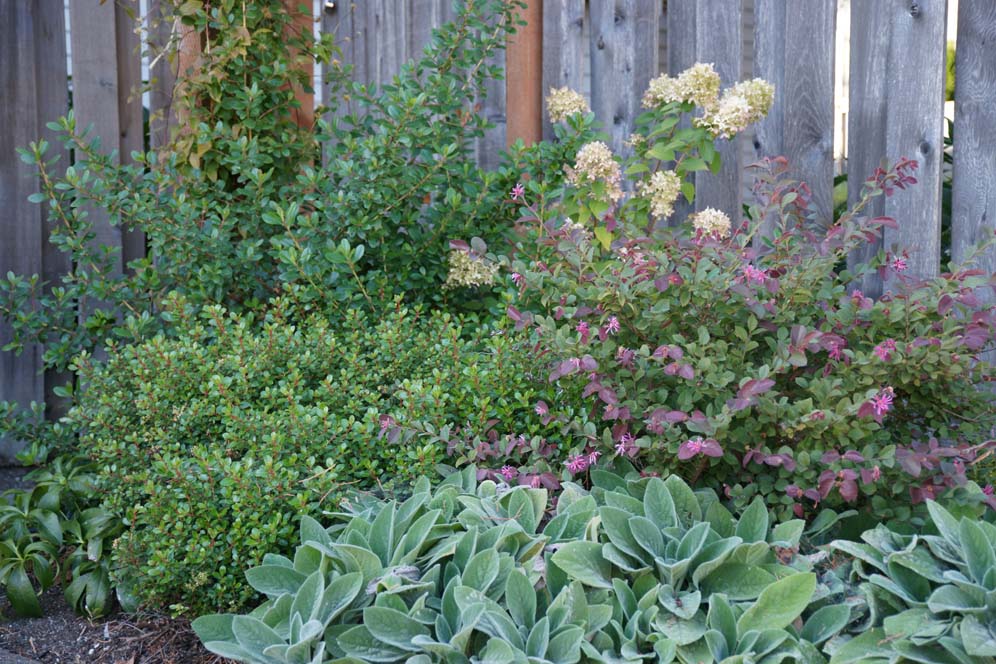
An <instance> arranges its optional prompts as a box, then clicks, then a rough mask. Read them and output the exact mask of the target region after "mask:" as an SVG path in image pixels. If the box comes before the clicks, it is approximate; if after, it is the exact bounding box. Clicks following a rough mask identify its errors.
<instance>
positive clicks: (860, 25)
mask: <svg viewBox="0 0 996 664" xmlns="http://www.w3.org/2000/svg"><path fill="white" fill-rule="evenodd" d="M888 4H889V3H885V2H881V1H880V0H851V56H850V60H851V65H850V91H849V99H850V105H849V108H848V111H847V203H848V205H849V206H851V207H853V206H854V204H855V203H857V202H858V198H859V196H860V194H861V186H862V183H863V182H864V181H865V180H866V179H867V178H868V177H870V176H871V175H872V174H873V173H874V172H875V169H876V168H878V166H879V164H880V163H881V160H882V159H884V158H885V157H886V122H887V113H888V98H887V92H888V81H889V77H888V76H886V75H885V72H886V71H887V70H886V67H887V66H888V56H889V40H890V38H891V32H892V29H891V21H890V17H889V7H888V6H887V5H888ZM865 211H866V214H868V215H870V216H881V215H883V214H885V199H884V198H877V199H875V200H873V201H872V202H871V203H870V205H869V206H868V207H866V208H865ZM881 247H882V244H881V241H879V242H874V243H869V244H868V245H866V246H865V247H864V248H862V249H860V250H858V251H855V252H854V253H853V254H852V255H851V256H850V258H849V259H848V264H849V265H850V266H851V267H854V266H855V265H857V264H859V263H863V262H866V261H867V260H868V259H870V258H871V257H872V256H874V255H875V254H876V253H877V252H878V251H879V249H881ZM860 288H861V290H862V291H863V292H864V293H865V294H866V295H868V296H871V297H877V296H878V295H881V293H882V284H881V280H880V279H879V278H878V275H877V274H875V273H870V274H866V275H865V277H864V279H863V280H862V281H861V283H860Z"/></svg>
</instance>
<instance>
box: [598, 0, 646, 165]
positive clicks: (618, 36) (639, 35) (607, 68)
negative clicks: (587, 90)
mask: <svg viewBox="0 0 996 664" xmlns="http://www.w3.org/2000/svg"><path fill="white" fill-rule="evenodd" d="M660 16H661V3H660V2H658V1H657V0H615V2H596V3H592V4H591V47H590V53H591V108H592V110H593V111H594V112H595V117H596V118H598V119H599V120H600V121H601V122H603V123H604V125H605V129H606V131H607V132H608V134H609V137H610V141H609V147H611V148H612V150H613V151H614V152H616V153H617V154H623V153H625V152H626V147H625V143H626V141H628V140H629V137H630V135H631V134H632V133H633V129H634V121H635V119H636V117H637V116H638V115H639V114H640V112H641V111H640V99H641V97H642V96H643V91H644V90H646V89H647V84H648V83H650V79H652V78H653V77H654V76H656V75H657V73H658V71H659V70H660V67H659V63H658V62H657V54H658V52H659V49H658V46H657V39H658V35H659V29H658V25H659V23H660Z"/></svg>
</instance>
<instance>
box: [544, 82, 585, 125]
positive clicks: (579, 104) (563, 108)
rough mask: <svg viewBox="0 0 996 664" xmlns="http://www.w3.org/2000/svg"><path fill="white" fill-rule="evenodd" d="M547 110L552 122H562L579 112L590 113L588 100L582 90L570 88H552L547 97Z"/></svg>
mask: <svg viewBox="0 0 996 664" xmlns="http://www.w3.org/2000/svg"><path fill="white" fill-rule="evenodd" d="M546 112H547V113H549V114H550V122H562V121H564V120H566V119H567V118H569V117H571V116H572V115H576V114H578V113H590V112H591V108H590V107H589V106H588V100H587V99H585V98H584V95H582V94H581V93H580V92H575V91H574V90H571V89H570V88H550V94H549V95H547V98H546Z"/></svg>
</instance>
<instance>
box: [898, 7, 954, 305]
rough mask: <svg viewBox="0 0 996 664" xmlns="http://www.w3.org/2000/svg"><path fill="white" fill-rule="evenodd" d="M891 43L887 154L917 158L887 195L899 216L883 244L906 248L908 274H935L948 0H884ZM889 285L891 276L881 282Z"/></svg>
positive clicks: (937, 266)
mask: <svg viewBox="0 0 996 664" xmlns="http://www.w3.org/2000/svg"><path fill="white" fill-rule="evenodd" d="M888 4H890V5H891V6H892V12H893V20H892V26H893V31H892V43H891V44H890V46H889V64H888V69H887V70H886V72H887V73H886V75H885V77H886V78H887V79H888V81H889V97H888V100H889V112H888V124H887V125H886V155H887V157H888V158H889V159H890V160H895V159H898V158H900V157H909V158H910V159H916V160H918V161H919V162H920V168H919V170H918V171H917V179H918V180H919V184H918V185H917V186H915V187H912V188H910V189H909V190H907V191H904V192H901V193H900V194H897V195H895V196H892V197H891V198H887V199H886V201H885V214H886V215H887V216H890V217H893V218H895V219H896V220H897V221H898V222H899V227H898V228H896V229H886V231H885V238H884V242H885V248H886V249H887V250H902V249H906V248H908V249H909V250H910V258H909V269H910V274H912V275H915V276H919V277H925V278H926V277H932V276H936V275H937V274H938V272H939V270H940V260H941V176H942V173H941V169H942V167H943V161H944V160H943V153H944V80H945V68H944V58H945V50H946V48H945V45H946V34H947V0H919V1H918V2H902V3H898V2H897V3H888ZM890 286H891V284H890V282H889V281H886V283H885V284H884V285H883V287H884V288H885V289H887V290H888V289H889V288H890Z"/></svg>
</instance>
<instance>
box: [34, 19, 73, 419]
mask: <svg viewBox="0 0 996 664" xmlns="http://www.w3.org/2000/svg"><path fill="white" fill-rule="evenodd" d="M37 5H38V7H39V11H38V12H36V13H35V15H34V35H33V39H34V49H35V93H36V97H37V117H38V120H37V122H38V132H39V135H40V136H41V137H42V138H44V139H45V140H47V141H48V142H49V146H50V147H49V150H48V153H47V155H48V157H49V158H54V157H55V156H56V155H59V161H58V162H57V164H58V165H57V166H56V168H59V167H65V166H68V165H69V153H68V152H67V151H66V150H64V149H62V147H61V146H62V144H61V142H59V141H58V140H57V137H56V132H54V131H52V130H51V129H49V128H48V127H46V126H45V125H46V123H48V122H53V121H55V120H56V119H57V118H59V117H61V116H63V115H65V114H66V111H68V110H69V88H68V85H67V79H66V15H65V11H64V7H63V3H62V0H38V2H37ZM40 208H41V225H40V232H41V234H42V240H41V242H42V277H43V278H44V279H45V282H46V283H47V284H48V286H47V287H46V290H47V291H49V292H51V289H52V287H53V286H59V285H60V284H61V279H62V276H63V275H64V274H66V273H67V272H69V270H70V268H71V267H72V263H71V261H70V260H69V256H68V255H66V254H65V253H63V252H61V251H59V249H58V248H57V247H55V246H54V245H53V244H52V243H50V242H49V241H48V235H49V230H50V228H51V226H50V222H49V221H48V213H49V209H48V205H42V206H40ZM72 379H73V376H72V374H70V373H60V372H56V371H46V372H45V404H46V409H45V410H46V417H48V418H49V419H58V418H60V417H62V416H63V415H65V414H66V411H67V410H68V405H69V404H68V402H67V401H66V400H64V399H62V398H61V397H58V396H56V394H55V388H56V387H60V386H62V385H66V384H67V383H70V382H71V381H72Z"/></svg>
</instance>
